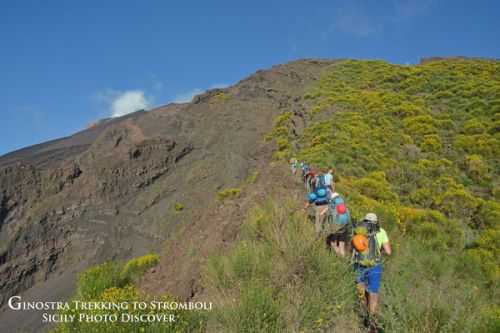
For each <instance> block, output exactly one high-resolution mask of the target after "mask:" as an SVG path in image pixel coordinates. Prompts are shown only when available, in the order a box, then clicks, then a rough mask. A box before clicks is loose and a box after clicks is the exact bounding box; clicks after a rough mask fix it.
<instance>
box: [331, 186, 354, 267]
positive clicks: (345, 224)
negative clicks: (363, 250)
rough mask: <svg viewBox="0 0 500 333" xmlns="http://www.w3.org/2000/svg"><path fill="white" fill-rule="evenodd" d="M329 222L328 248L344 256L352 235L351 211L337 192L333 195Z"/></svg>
mask: <svg viewBox="0 0 500 333" xmlns="http://www.w3.org/2000/svg"><path fill="white" fill-rule="evenodd" d="M327 224H328V229H329V232H330V234H329V235H328V237H327V239H326V244H327V246H328V248H333V249H334V250H335V253H336V254H337V255H339V256H341V257H344V256H345V253H346V244H347V242H348V240H349V237H350V225H351V213H350V211H349V209H348V208H347V206H346V204H345V201H344V199H343V198H342V197H341V196H340V194H338V193H337V192H333V193H332V195H331V199H330V204H329V205H328V218H327Z"/></svg>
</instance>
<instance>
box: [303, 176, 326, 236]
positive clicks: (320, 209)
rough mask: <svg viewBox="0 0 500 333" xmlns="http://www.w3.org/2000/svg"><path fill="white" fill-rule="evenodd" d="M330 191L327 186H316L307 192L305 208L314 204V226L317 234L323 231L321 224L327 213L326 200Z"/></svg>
mask: <svg viewBox="0 0 500 333" xmlns="http://www.w3.org/2000/svg"><path fill="white" fill-rule="evenodd" d="M329 197H330V193H329V191H328V188H327V187H325V186H323V187H316V188H315V189H314V191H311V192H310V193H309V194H308V201H307V202H306V204H305V207H304V208H305V209H308V208H309V207H310V206H311V205H314V226H315V230H316V233H317V234H320V233H321V231H323V224H324V221H325V219H326V216H327V213H328V202H329Z"/></svg>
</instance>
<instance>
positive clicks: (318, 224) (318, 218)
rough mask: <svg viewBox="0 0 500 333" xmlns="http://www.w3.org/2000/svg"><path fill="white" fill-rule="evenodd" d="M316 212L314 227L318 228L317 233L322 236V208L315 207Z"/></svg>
mask: <svg viewBox="0 0 500 333" xmlns="http://www.w3.org/2000/svg"><path fill="white" fill-rule="evenodd" d="M314 212H315V220H314V226H315V228H316V233H317V234H320V233H321V230H322V227H323V226H322V224H321V207H320V206H314Z"/></svg>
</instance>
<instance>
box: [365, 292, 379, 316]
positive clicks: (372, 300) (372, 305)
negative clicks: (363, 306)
mask: <svg viewBox="0 0 500 333" xmlns="http://www.w3.org/2000/svg"><path fill="white" fill-rule="evenodd" d="M378 297H379V296H378V294H376V293H368V299H369V302H368V309H369V310H370V313H371V314H375V313H376V312H377V306H378Z"/></svg>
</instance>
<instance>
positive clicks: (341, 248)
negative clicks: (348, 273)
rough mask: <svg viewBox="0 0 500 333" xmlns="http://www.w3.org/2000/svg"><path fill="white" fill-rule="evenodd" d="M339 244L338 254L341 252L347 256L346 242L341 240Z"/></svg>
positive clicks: (343, 255)
mask: <svg viewBox="0 0 500 333" xmlns="http://www.w3.org/2000/svg"><path fill="white" fill-rule="evenodd" d="M338 244H339V245H338V248H339V252H338V254H340V256H341V257H345V242H343V241H340V242H339V243H338Z"/></svg>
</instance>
